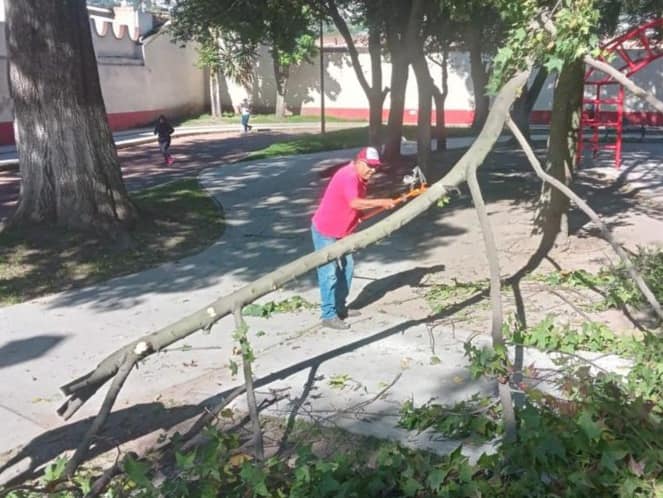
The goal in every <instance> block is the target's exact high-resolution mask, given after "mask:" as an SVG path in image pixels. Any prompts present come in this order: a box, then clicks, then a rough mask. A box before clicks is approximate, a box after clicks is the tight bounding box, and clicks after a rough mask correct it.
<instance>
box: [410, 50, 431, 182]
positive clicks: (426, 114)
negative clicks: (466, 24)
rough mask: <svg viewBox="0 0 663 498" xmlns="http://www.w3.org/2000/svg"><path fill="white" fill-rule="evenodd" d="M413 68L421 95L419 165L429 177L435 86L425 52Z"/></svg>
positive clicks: (418, 143) (418, 122)
mask: <svg viewBox="0 0 663 498" xmlns="http://www.w3.org/2000/svg"><path fill="white" fill-rule="evenodd" d="M412 67H413V69H414V74H415V76H416V78H417V89H418V94H419V112H418V115H417V164H418V166H419V167H420V168H421V170H422V171H423V172H424V174H425V175H426V176H429V174H428V173H429V172H430V171H429V167H430V153H431V150H430V149H431V147H430V139H431V124H430V118H431V111H432V101H433V86H434V84H433V79H432V78H431V76H430V71H429V70H428V63H427V62H426V57H425V56H424V54H423V52H420V53H419V54H417V55H416V56H415V57H414V59H413V61H412Z"/></svg>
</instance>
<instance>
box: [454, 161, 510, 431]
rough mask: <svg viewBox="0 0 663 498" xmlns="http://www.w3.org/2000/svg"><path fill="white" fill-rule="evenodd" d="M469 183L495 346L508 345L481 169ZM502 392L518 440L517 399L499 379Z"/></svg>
mask: <svg viewBox="0 0 663 498" xmlns="http://www.w3.org/2000/svg"><path fill="white" fill-rule="evenodd" d="M467 186H468V187H469V189H470V194H471V195H472V201H473V202H474V208H475V209H476V212H477V216H478V218H479V225H480V226H481V234H482V236H483V241H484V244H485V246H486V258H487V259H488V268H489V270H490V303H491V309H492V319H491V335H492V338H493V347H495V346H503V345H504V335H503V334H502V324H503V321H504V315H503V310H502V288H501V285H502V283H501V279H500V262H499V256H498V253H497V244H496V243H495V235H494V233H493V228H492V226H491V223H490V218H489V217H488V212H487V211H486V204H485V203H484V200H483V195H482V194H481V187H479V180H478V179H477V168H476V167H474V168H468V170H467ZM498 391H499V395H500V401H501V402H502V417H503V419H504V439H505V440H506V441H515V440H516V438H517V435H518V433H517V424H516V414H515V411H514V408H513V400H512V397H511V390H510V387H509V384H508V382H499V383H498Z"/></svg>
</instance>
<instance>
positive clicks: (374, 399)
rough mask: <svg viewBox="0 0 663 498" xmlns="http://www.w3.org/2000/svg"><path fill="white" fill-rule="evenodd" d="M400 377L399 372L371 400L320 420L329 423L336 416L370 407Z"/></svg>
mask: <svg viewBox="0 0 663 498" xmlns="http://www.w3.org/2000/svg"><path fill="white" fill-rule="evenodd" d="M401 375H403V374H402V372H399V373H398V374H397V375H396V377H394V380H392V381H391V382H390V383H389V384H387V385H386V386H385V387H384V388H382V389H381V390H380V391H379V392H378V393H377V394H376V395H375V396H373V397H372V398H370V399H367V400H365V401H362V402H360V403H357V404H355V405H352V406H350V407H348V408H344V409H343V410H338V411H335V412H334V414H333V415H330V416H328V417H325V418H323V419H321V420H323V421H329V420H331V419H333V418H336V417H338V416H340V415H343V414H345V413H349V412H354V411H357V410H361V409H362V408H365V407H367V406H368V405H370V404H371V403H375V402H376V401H377V400H379V399H380V398H381V397H382V396H384V394H385V393H386V392H387V391H388V390H389V389H391V388H392V387H394V384H396V382H398V380H399V379H400V378H401Z"/></svg>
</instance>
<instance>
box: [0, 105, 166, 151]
mask: <svg viewBox="0 0 663 498" xmlns="http://www.w3.org/2000/svg"><path fill="white" fill-rule="evenodd" d="M162 113H163V111H162V110H156V111H136V112H114V113H112V114H109V115H108V124H109V125H110V127H111V130H113V131H120V130H129V129H131V128H138V127H140V126H145V125H151V124H152V123H154V122H155V121H156V119H157V118H158V117H159V115H160V114H162ZM15 142H16V141H15V138H14V124H13V123H12V122H11V121H9V122H4V123H0V145H11V144H14V143H15Z"/></svg>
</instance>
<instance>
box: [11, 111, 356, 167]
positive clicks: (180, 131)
mask: <svg viewBox="0 0 663 498" xmlns="http://www.w3.org/2000/svg"><path fill="white" fill-rule="evenodd" d="M361 125H362V123H358V122H340V121H332V122H328V123H326V127H327V129H329V130H337V129H343V128H354V127H356V126H361ZM319 129H320V124H319V123H315V122H309V123H258V124H255V125H254V126H253V129H252V130H251V132H250V133H259V132H265V131H298V130H301V131H315V130H319ZM241 131H242V129H241V126H240V125H239V124H227V125H226V124H224V125H200V126H192V125H187V126H176V127H175V133H174V134H173V136H174V137H186V136H191V135H207V134H214V133H239V132H241ZM113 139H114V140H115V146H116V147H117V148H118V149H123V148H126V147H131V146H134V145H140V144H145V143H152V142H156V140H157V137H156V135H154V128H153V127H150V128H135V129H132V130H124V131H117V132H114V133H113ZM16 167H18V156H17V154H16V146H15V145H2V146H0V170H3V169H15V168H16Z"/></svg>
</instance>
